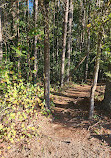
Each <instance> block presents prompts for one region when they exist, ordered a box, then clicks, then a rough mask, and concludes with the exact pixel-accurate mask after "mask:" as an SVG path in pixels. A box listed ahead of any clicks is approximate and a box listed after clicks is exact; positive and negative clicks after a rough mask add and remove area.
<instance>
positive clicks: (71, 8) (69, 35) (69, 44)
mask: <svg viewBox="0 0 111 158" xmlns="http://www.w3.org/2000/svg"><path fill="white" fill-rule="evenodd" d="M72 20H73V3H72V0H70V3H69V26H68V46H67V47H68V48H67V59H68V63H67V82H69V73H70V55H71V50H72V49H71V43H72V35H71V33H72Z"/></svg>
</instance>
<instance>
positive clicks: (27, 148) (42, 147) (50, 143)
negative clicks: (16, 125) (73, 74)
mask: <svg viewBox="0 0 111 158" xmlns="http://www.w3.org/2000/svg"><path fill="white" fill-rule="evenodd" d="M90 88H91V86H90V85H70V86H69V87H65V88H64V89H63V90H62V91H59V92H55V91H53V92H52V96H53V98H54V103H55V105H56V106H55V107H54V108H53V110H54V111H53V115H52V116H51V117H46V116H43V115H41V114H40V113H39V112H38V120H37V122H36V126H38V137H36V138H35V137H33V138H31V139H28V141H26V140H25V141H21V142H19V143H18V144H12V145H11V148H10V149H9V150H6V149H7V144H4V145H2V146H1V147H2V148H4V154H3V157H6V158H111V118H110V115H108V114H107V113H106V112H104V111H102V110H101V108H100V105H101V104H100V103H101V100H102V99H103V94H104V88H105V86H104V85H103V86H98V87H97V90H96V95H95V98H96V101H95V114H94V119H93V120H88V112H89V96H90Z"/></svg>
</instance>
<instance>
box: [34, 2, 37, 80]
mask: <svg viewBox="0 0 111 158" xmlns="http://www.w3.org/2000/svg"><path fill="white" fill-rule="evenodd" d="M37 16H38V0H34V27H35V29H37ZM36 45H37V35H35V36H34V57H35V59H34V70H35V72H34V83H36V80H37V69H38V66H37V46H36Z"/></svg>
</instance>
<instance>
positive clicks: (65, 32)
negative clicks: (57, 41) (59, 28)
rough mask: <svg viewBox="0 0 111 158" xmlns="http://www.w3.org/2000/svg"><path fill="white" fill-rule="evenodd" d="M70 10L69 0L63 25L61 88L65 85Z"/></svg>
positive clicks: (66, 4)
mask: <svg viewBox="0 0 111 158" xmlns="http://www.w3.org/2000/svg"><path fill="white" fill-rule="evenodd" d="M68 8H69V0H66V1H65V14H64V23H63V48H62V49H63V50H62V62H61V87H62V86H63V83H64V71H65V51H66V37H67V22H68Z"/></svg>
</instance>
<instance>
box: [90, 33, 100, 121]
mask: <svg viewBox="0 0 111 158" xmlns="http://www.w3.org/2000/svg"><path fill="white" fill-rule="evenodd" d="M101 40H102V33H101V32H99V33H98V43H97V55H96V63H95V70H94V75H93V83H92V87H91V93H90V111H89V119H92V117H93V114H94V94H95V90H96V86H97V79H98V72H99V61H100V55H101Z"/></svg>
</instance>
